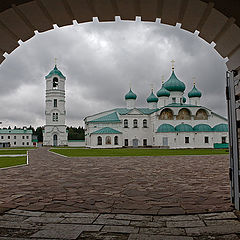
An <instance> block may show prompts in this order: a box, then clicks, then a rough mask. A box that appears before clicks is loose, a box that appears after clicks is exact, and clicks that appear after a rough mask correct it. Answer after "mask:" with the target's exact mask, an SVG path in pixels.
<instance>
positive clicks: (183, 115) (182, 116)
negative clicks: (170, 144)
mask: <svg viewBox="0 0 240 240" xmlns="http://www.w3.org/2000/svg"><path fill="white" fill-rule="evenodd" d="M176 119H177V120H191V113H190V111H189V110H188V109H187V108H182V109H180V110H179V112H178V115H177V117H176Z"/></svg>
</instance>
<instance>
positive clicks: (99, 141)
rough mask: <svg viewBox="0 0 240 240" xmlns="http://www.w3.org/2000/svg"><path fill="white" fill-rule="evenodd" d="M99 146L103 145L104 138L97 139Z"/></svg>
mask: <svg viewBox="0 0 240 240" xmlns="http://www.w3.org/2000/svg"><path fill="white" fill-rule="evenodd" d="M97 145H102V137H100V136H98V137H97Z"/></svg>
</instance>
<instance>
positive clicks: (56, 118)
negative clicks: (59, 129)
mask: <svg viewBox="0 0 240 240" xmlns="http://www.w3.org/2000/svg"><path fill="white" fill-rule="evenodd" d="M55 120H56V122H58V113H56V117H55Z"/></svg>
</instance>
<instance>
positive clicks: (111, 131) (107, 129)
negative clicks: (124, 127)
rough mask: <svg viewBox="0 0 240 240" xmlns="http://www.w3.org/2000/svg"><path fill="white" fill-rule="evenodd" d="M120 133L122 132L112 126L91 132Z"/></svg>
mask: <svg viewBox="0 0 240 240" xmlns="http://www.w3.org/2000/svg"><path fill="white" fill-rule="evenodd" d="M120 133H121V132H119V131H118V130H115V129H113V128H110V127H105V128H102V129H99V130H97V131H95V132H92V133H91V134H120Z"/></svg>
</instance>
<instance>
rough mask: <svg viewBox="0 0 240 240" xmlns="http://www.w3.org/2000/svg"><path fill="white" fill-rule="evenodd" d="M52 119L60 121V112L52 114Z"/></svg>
mask: <svg viewBox="0 0 240 240" xmlns="http://www.w3.org/2000/svg"><path fill="white" fill-rule="evenodd" d="M52 120H53V122H58V113H53V114H52Z"/></svg>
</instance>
